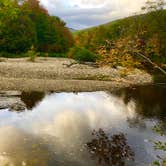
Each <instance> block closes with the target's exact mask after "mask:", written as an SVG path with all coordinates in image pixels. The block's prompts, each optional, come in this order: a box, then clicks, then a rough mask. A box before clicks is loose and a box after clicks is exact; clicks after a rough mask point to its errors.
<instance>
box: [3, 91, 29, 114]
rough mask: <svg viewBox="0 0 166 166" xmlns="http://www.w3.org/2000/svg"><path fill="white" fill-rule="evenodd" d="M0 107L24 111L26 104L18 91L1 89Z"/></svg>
mask: <svg viewBox="0 0 166 166" xmlns="http://www.w3.org/2000/svg"><path fill="white" fill-rule="evenodd" d="M0 109H9V111H17V112H20V111H24V110H25V109H26V106H25V104H24V102H22V101H21V99H20V92H17V91H6V92H5V91H1V92H0Z"/></svg>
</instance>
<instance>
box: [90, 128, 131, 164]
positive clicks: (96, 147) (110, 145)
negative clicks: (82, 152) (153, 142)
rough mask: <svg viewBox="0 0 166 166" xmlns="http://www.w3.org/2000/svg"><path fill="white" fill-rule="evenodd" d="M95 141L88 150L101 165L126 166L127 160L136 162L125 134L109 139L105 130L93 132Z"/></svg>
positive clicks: (92, 141) (115, 135)
mask: <svg viewBox="0 0 166 166" xmlns="http://www.w3.org/2000/svg"><path fill="white" fill-rule="evenodd" d="M92 135H93V139H92V140H91V142H88V143H87V148H88V150H89V152H90V153H91V156H92V157H93V158H97V159H98V163H99V165H112V166H125V165H126V164H125V161H126V160H134V152H133V151H132V149H131V147H130V146H129V145H128V143H127V139H126V136H125V135H124V134H123V133H120V134H114V135H113V136H111V138H110V137H109V135H108V134H106V133H105V132H104V130H103V129H99V130H98V131H95V130H94V131H93V132H92Z"/></svg>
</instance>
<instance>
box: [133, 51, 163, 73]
mask: <svg viewBox="0 0 166 166" xmlns="http://www.w3.org/2000/svg"><path fill="white" fill-rule="evenodd" d="M135 53H136V54H137V55H138V56H141V57H142V58H144V59H145V60H146V61H147V62H149V63H150V64H151V65H153V66H154V67H155V68H157V69H159V70H160V71H161V72H162V73H163V74H164V75H166V71H165V70H164V69H162V68H161V67H160V66H158V65H157V64H156V63H154V62H152V61H151V60H150V59H149V58H148V57H146V56H145V55H143V54H141V53H139V52H135Z"/></svg>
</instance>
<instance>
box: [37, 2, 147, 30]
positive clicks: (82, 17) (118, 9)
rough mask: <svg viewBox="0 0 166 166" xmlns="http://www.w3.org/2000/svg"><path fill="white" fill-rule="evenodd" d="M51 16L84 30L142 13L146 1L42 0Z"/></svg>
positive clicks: (69, 25)
mask: <svg viewBox="0 0 166 166" xmlns="http://www.w3.org/2000/svg"><path fill="white" fill-rule="evenodd" d="M40 1H41V4H42V5H43V6H45V7H46V8H47V10H48V11H49V13H50V14H51V15H56V16H59V17H60V18H62V19H63V20H64V21H65V22H66V23H67V26H68V27H71V28H75V29H83V28H88V27H91V26H96V25H100V24H103V23H106V22H109V21H112V20H115V19H118V18H122V17H126V16H129V15H132V14H133V13H135V12H138V11H140V8H141V6H143V5H144V3H145V1H146V0H134V1H133V0H102V1H101V0H70V1H64V0H40Z"/></svg>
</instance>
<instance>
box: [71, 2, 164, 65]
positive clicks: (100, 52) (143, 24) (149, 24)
mask: <svg viewBox="0 0 166 166" xmlns="http://www.w3.org/2000/svg"><path fill="white" fill-rule="evenodd" d="M74 37H75V42H76V46H77V48H76V50H78V47H79V49H83V48H85V49H87V50H89V51H90V52H91V53H93V54H96V55H97V56H93V57H96V59H94V60H96V61H97V62H98V63H99V64H100V65H108V64H109V65H112V66H118V65H121V66H128V67H130V66H135V67H140V66H142V65H145V63H146V61H147V59H146V58H148V60H149V61H151V62H152V63H153V62H155V63H157V64H159V65H162V66H163V67H165V65H164V64H165V63H166V10H165V2H164V1H163V0H159V1H158V0H156V1H147V2H146V4H145V6H143V7H142V9H140V12H139V13H136V14H135V15H133V16H131V17H127V18H124V19H119V20H116V21H113V22H110V23H107V24H104V25H101V26H98V27H94V28H89V29H85V30H82V31H78V32H76V33H75V35H74ZM140 55H143V56H140Z"/></svg>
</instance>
